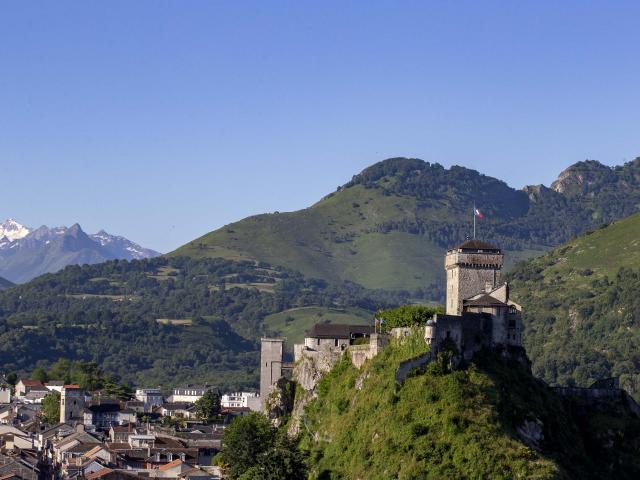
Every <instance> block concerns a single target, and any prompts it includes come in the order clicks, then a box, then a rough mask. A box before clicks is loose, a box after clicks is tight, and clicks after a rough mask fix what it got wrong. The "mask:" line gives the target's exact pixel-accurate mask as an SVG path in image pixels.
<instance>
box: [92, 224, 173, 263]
mask: <svg viewBox="0 0 640 480" xmlns="http://www.w3.org/2000/svg"><path fill="white" fill-rule="evenodd" d="M89 237H90V238H91V239H92V240H93V241H95V242H98V243H99V244H100V245H102V246H103V247H105V248H107V249H109V250H110V251H111V252H112V253H113V254H114V255H116V256H117V257H118V258H126V259H128V260H134V259H135V260H142V259H143V258H151V257H157V256H158V255H160V253H158V252H156V251H155V250H151V249H149V248H144V247H141V246H140V245H138V244H137V243H134V242H132V241H131V240H127V239H126V238H124V237H121V236H119V235H111V234H109V233H107V232H105V231H104V230H100V231H99V232H98V233H94V234H93V235H89Z"/></svg>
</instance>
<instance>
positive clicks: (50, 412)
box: [42, 391, 60, 425]
mask: <svg viewBox="0 0 640 480" xmlns="http://www.w3.org/2000/svg"><path fill="white" fill-rule="evenodd" d="M42 420H44V421H45V422H46V423H48V424H50V425H55V424H56V423H58V422H59V421H60V393H59V392H56V391H53V392H51V393H50V394H49V395H47V396H46V397H44V399H43V400H42Z"/></svg>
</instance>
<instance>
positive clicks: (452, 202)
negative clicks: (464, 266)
mask: <svg viewBox="0 0 640 480" xmlns="http://www.w3.org/2000/svg"><path fill="white" fill-rule="evenodd" d="M474 203H475V204H476V205H477V206H478V208H479V209H480V210H481V211H482V212H483V213H484V215H485V218H484V219H479V220H478V235H479V236H480V237H482V238H486V239H491V240H492V242H494V243H497V244H499V245H500V246H501V247H502V248H503V249H505V250H506V252H507V254H508V257H507V258H509V259H510V260H512V261H515V260H518V259H526V258H530V257H532V256H536V255H539V254H541V253H543V252H544V251H546V250H548V249H549V248H551V247H553V246H556V245H559V244H560V243H562V242H565V241H567V240H569V239H570V238H572V237H573V236H576V235H578V234H580V233H582V232H584V231H586V230H588V229H589V228H593V227H594V226H596V225H598V224H600V223H603V222H606V221H611V220H615V219H618V218H622V217H625V216H628V215H631V214H633V213H636V212H638V210H639V208H640V158H639V159H636V160H634V161H633V162H629V163H627V164H625V165H622V166H617V167H607V166H604V165H602V164H600V163H598V162H596V161H586V162H579V163H577V164H575V165H573V166H571V167H569V168H568V169H566V170H565V171H564V172H562V173H561V174H560V176H559V177H558V179H557V180H556V181H555V182H554V183H553V184H552V186H551V188H549V187H545V186H543V185H536V186H527V187H525V188H523V189H521V190H516V189H514V188H511V187H509V186H508V185H507V184H506V183H504V182H502V181H500V180H498V179H495V178H492V177H489V176H486V175H483V174H481V173H479V172H477V171H475V170H470V169H467V168H464V167H459V166H453V167H451V168H449V169H446V168H444V167H442V166H441V165H439V164H437V163H435V164H432V163H428V162H424V161H422V160H418V159H409V158H392V159H388V160H384V161H382V162H379V163H376V164H374V165H372V166H371V167H368V168H366V169H365V170H363V171H362V172H361V173H360V174H358V175H356V176H354V177H353V179H352V180H351V181H350V182H348V183H346V184H345V185H343V186H341V187H339V188H338V189H337V191H335V192H334V193H331V194H329V195H327V196H326V197H324V198H323V199H321V200H320V201H319V202H318V203H316V204H315V205H312V206H311V207H309V208H306V209H304V210H299V211H295V212H289V213H278V212H276V213H271V214H263V215H256V216H252V217H249V218H246V219H244V220H241V221H238V222H235V223H232V224H230V225H227V226H225V227H223V228H221V229H218V230H215V231H213V232H211V233H208V234H206V235H204V236H202V237H200V238H198V239H196V240H193V241H192V242H189V243H188V244H186V245H184V246H182V247H181V248H179V249H177V250H176V251H175V252H172V253H171V254H170V255H188V256H191V257H196V258H201V257H222V258H229V259H252V260H257V261H264V262H267V263H270V264H273V265H281V266H285V267H287V268H290V269H293V270H297V271H300V272H302V273H304V274H305V275H306V276H309V277H316V278H323V279H326V280H329V281H342V280H349V281H353V282H356V283H359V284H361V285H364V286H365V287H368V288H385V289H405V290H417V289H422V290H421V292H418V293H419V294H421V295H422V296H424V297H426V298H431V299H441V298H442V297H443V291H442V287H441V285H442V284H443V279H444V272H443V267H442V256H443V252H444V250H445V249H446V248H448V247H451V246H452V245H454V244H456V243H458V242H461V241H463V240H464V239H465V238H466V237H467V236H469V235H470V234H471V233H472V216H471V208H472V205H473V204H474Z"/></svg>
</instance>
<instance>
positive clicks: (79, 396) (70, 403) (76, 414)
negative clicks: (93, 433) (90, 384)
mask: <svg viewBox="0 0 640 480" xmlns="http://www.w3.org/2000/svg"><path fill="white" fill-rule="evenodd" d="M84 407H85V402H84V390H82V389H81V388H80V387H78V386H77V385H65V386H64V387H63V388H62V393H61V394H60V423H64V422H68V421H70V420H80V419H82V417H83V415H84Z"/></svg>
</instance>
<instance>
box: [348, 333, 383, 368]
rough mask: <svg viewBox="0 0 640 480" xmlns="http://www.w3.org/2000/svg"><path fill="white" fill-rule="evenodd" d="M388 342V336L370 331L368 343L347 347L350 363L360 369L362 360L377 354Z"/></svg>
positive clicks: (362, 363) (364, 360)
mask: <svg viewBox="0 0 640 480" xmlns="http://www.w3.org/2000/svg"><path fill="white" fill-rule="evenodd" d="M388 344H389V336H388V335H384V334H381V333H372V334H371V337H370V338H369V343H368V344H366V345H351V346H350V347H349V348H348V350H347V351H348V352H349V355H350V356H351V363H353V365H354V366H355V367H356V368H358V369H360V368H362V365H364V362H366V361H367V360H369V359H371V358H373V357H375V356H376V355H378V354H379V353H380V352H381V351H382V350H384V348H385V347H386V346H387V345H388Z"/></svg>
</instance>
